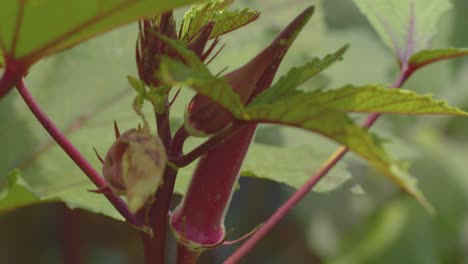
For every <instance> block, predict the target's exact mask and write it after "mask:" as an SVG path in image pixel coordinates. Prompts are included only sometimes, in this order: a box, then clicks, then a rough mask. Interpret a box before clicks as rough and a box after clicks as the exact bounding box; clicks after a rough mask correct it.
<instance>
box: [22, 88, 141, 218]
mask: <svg viewBox="0 0 468 264" xmlns="http://www.w3.org/2000/svg"><path fill="white" fill-rule="evenodd" d="M16 87H17V90H18V92H19V93H20V95H21V97H23V100H24V102H25V103H26V105H27V106H28V107H29V109H30V110H31V112H32V113H33V114H34V115H35V116H36V118H37V120H38V121H39V122H40V123H41V125H42V126H43V127H44V129H45V130H46V131H47V132H48V133H49V135H50V136H51V137H52V138H53V139H54V140H55V141H56V142H57V143H58V144H59V145H60V147H61V148H62V149H63V150H64V151H65V153H67V155H68V156H69V157H70V158H71V159H72V160H73V161H74V162H75V164H76V165H77V166H78V167H79V168H80V169H81V170H82V171H83V172H84V173H85V174H86V175H87V176H88V178H89V179H90V180H91V181H92V182H93V183H94V184H95V185H96V186H97V188H98V189H104V188H105V187H106V186H107V183H106V181H105V180H104V179H103V178H102V177H101V175H100V174H99V173H98V172H97V171H96V170H95V169H94V168H93V166H92V165H91V164H90V163H89V162H88V161H87V160H86V158H85V157H83V155H82V154H81V153H80V152H79V151H78V149H77V148H76V147H75V146H74V145H73V144H72V143H71V142H70V141H69V140H68V139H67V138H66V137H65V135H64V134H63V133H62V132H61V131H60V130H59V129H58V128H57V127H56V126H55V124H54V123H53V122H52V120H50V119H49V117H48V116H47V114H46V113H44V112H43V111H42V109H41V107H40V106H39V105H38V104H37V102H36V101H35V100H34V98H33V97H32V95H31V93H30V92H29V91H28V89H27V87H26V85H25V83H24V80H20V81H19V82H18V83H17V84H16ZM103 194H104V195H105V196H106V198H107V199H108V200H109V202H110V203H111V204H112V205H113V206H114V207H115V209H117V211H118V212H119V213H120V214H121V215H122V216H123V217H124V218H125V220H127V221H128V222H129V223H130V224H132V225H134V226H137V227H142V226H143V224H142V222H141V221H140V220H139V219H137V217H135V215H133V214H132V213H131V212H130V211H129V210H128V207H127V204H126V203H125V202H124V201H123V200H122V199H120V198H119V197H118V196H116V195H115V194H113V193H112V192H105V193H103Z"/></svg>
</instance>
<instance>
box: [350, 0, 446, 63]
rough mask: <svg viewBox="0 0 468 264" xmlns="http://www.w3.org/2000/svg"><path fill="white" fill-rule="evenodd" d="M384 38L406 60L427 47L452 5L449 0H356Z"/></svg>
mask: <svg viewBox="0 0 468 264" xmlns="http://www.w3.org/2000/svg"><path fill="white" fill-rule="evenodd" d="M354 2H355V3H356V5H357V6H358V7H359V9H360V10H361V12H362V13H363V14H364V15H365V16H366V17H367V19H368V20H369V22H370V23H371V25H372V26H373V27H374V29H375V31H377V34H378V35H379V36H380V38H381V39H382V41H383V42H384V43H385V44H386V45H387V46H388V47H389V48H390V49H391V50H392V51H393V52H394V53H395V54H396V56H397V57H398V59H399V61H400V63H401V64H406V63H407V62H408V60H409V58H410V57H411V56H412V55H413V54H414V53H416V52H418V51H420V50H423V49H425V48H426V47H427V45H428V42H429V41H430V39H431V38H432V36H433V35H434V34H435V33H436V25H437V22H438V21H439V19H440V17H441V16H442V14H444V13H445V12H446V11H447V10H448V9H449V8H450V7H451V4H450V1H447V0H392V1H387V0H354Z"/></svg>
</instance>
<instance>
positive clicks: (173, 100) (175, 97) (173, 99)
mask: <svg viewBox="0 0 468 264" xmlns="http://www.w3.org/2000/svg"><path fill="white" fill-rule="evenodd" d="M180 90H181V88H179V90H177V92H176V94H175V95H174V97H173V98H172V100H171V102H170V103H169V107H171V106H172V104H173V103H174V102H175V100H176V99H177V96H179V93H180Z"/></svg>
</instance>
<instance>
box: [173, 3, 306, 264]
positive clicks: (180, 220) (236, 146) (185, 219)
mask: <svg viewBox="0 0 468 264" xmlns="http://www.w3.org/2000/svg"><path fill="white" fill-rule="evenodd" d="M312 12H313V8H308V9H306V10H305V11H304V12H303V13H301V14H300V15H299V16H298V17H297V18H296V19H295V20H293V21H292V22H291V23H290V25H288V27H286V28H285V29H284V30H283V31H282V32H281V33H280V34H279V36H278V37H277V38H276V39H275V40H274V41H273V42H272V44H271V45H270V46H269V47H268V48H267V49H269V48H270V49H271V47H272V46H277V47H278V49H277V52H275V53H274V56H272V57H271V58H269V63H262V64H260V65H266V67H265V68H264V69H263V70H262V72H263V73H262V74H261V75H259V76H258V77H257V78H255V79H252V78H250V76H248V75H247V76H241V77H242V78H238V79H237V81H238V82H246V81H250V82H253V84H254V85H251V84H247V85H251V86H253V87H254V89H255V91H253V92H252V94H258V93H259V92H261V91H262V90H264V89H266V88H267V87H269V86H270V85H271V82H272V80H273V77H274V75H275V73H276V70H277V69H278V66H279V64H280V63H281V61H282V59H283V57H284V55H285V53H286V51H287V50H288V48H289V47H290V45H291V44H292V42H293V40H294V39H295V37H296V36H297V34H298V33H299V31H300V30H301V29H302V27H303V26H304V25H305V23H306V22H307V21H308V20H309V18H310V16H311V15H312ZM258 57H261V56H258ZM258 57H257V58H258ZM249 64H250V63H249ZM249 64H247V65H249ZM250 66H251V65H250ZM231 85H232V84H231ZM233 86H234V85H233ZM255 128H256V124H249V125H247V126H246V127H244V128H242V129H241V130H240V131H239V132H238V133H237V134H235V135H234V136H232V138H230V139H228V140H227V141H226V142H224V143H222V144H221V145H218V146H216V147H214V148H213V149H211V150H209V151H208V152H207V153H206V154H205V155H204V156H203V157H202V158H201V159H200V161H199V163H198V166H197V168H196V170H195V173H194V175H193V177H192V181H191V184H190V186H189V189H188V190H187V193H186V195H185V197H184V200H183V201H182V203H181V204H180V205H179V206H178V207H177V208H176V209H175V210H174V212H173V214H172V216H171V219H170V225H171V228H172V230H173V232H174V234H175V236H176V238H177V239H178V241H179V246H178V255H177V259H178V263H179V264H187V263H195V262H196V259H197V257H198V255H199V254H200V253H201V252H202V251H203V250H204V249H206V248H210V247H213V246H216V245H219V244H221V243H222V242H223V240H224V238H225V235H226V234H225V228H224V216H225V213H226V210H227V208H228V206H229V202H230V200H231V197H232V194H233V189H234V187H235V184H236V182H237V179H238V177H239V171H240V168H241V165H242V162H243V160H244V158H245V155H246V153H247V150H248V147H249V145H250V142H251V140H252V137H253V135H254V132H255Z"/></svg>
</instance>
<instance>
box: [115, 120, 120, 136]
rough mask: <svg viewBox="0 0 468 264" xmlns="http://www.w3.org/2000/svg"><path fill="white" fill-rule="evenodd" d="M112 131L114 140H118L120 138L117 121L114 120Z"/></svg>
mask: <svg viewBox="0 0 468 264" xmlns="http://www.w3.org/2000/svg"><path fill="white" fill-rule="evenodd" d="M114 131H115V138H116V139H118V138H119V137H120V131H119V126H118V125H117V121H115V120H114Z"/></svg>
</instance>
